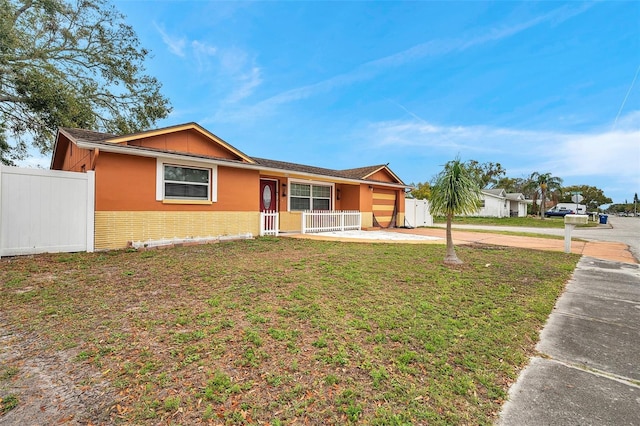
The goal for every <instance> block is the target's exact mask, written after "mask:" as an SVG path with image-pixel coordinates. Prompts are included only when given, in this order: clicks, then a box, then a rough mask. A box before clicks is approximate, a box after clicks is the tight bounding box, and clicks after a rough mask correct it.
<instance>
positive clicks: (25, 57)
mask: <svg viewBox="0 0 640 426" xmlns="http://www.w3.org/2000/svg"><path fill="white" fill-rule="evenodd" d="M148 53H149V52H148V51H147V50H146V49H144V48H141V47H140V42H139V40H138V38H137V36H136V34H135V32H134V30H133V28H131V27H130V26H128V25H126V24H125V23H124V16H123V15H122V14H121V13H120V12H118V11H117V10H116V9H115V8H114V7H113V6H112V5H109V4H108V3H107V2H106V1H105V0H92V1H86V0H78V1H67V0H0V123H1V124H0V159H1V160H2V162H3V163H5V164H8V163H12V162H13V160H16V159H21V158H24V157H25V156H26V154H27V148H28V145H30V144H31V145H33V146H34V147H36V148H38V149H39V150H40V151H41V152H42V153H46V152H49V151H50V150H51V149H52V142H53V138H54V135H55V132H56V130H57V127H58V126H66V127H81V128H87V129H92V130H102V131H106V132H110V133H116V134H118V133H133V132H136V131H139V130H143V129H147V128H149V127H151V126H152V125H153V124H154V123H155V122H156V121H157V120H158V119H162V118H164V117H166V116H167V114H168V113H169V112H170V110H171V108H170V106H169V101H168V99H166V98H165V97H164V96H162V94H161V93H160V87H161V84H160V83H159V82H158V81H157V80H156V79H155V78H153V77H150V76H148V75H146V74H145V68H144V60H145V58H146V57H147V56H148Z"/></svg>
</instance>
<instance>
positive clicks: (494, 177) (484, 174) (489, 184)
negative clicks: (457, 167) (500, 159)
mask: <svg viewBox="0 0 640 426" xmlns="http://www.w3.org/2000/svg"><path fill="white" fill-rule="evenodd" d="M465 167H466V168H467V169H468V170H469V172H470V173H471V175H472V176H473V178H474V179H475V180H476V181H477V182H478V186H480V189H485V188H500V186H497V184H498V182H499V181H500V178H501V177H502V176H504V175H505V173H506V170H505V169H504V168H502V165H501V164H500V163H492V162H487V163H479V162H477V161H476V160H469V161H467V162H466V163H465Z"/></svg>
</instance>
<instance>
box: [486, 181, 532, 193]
mask: <svg viewBox="0 0 640 426" xmlns="http://www.w3.org/2000/svg"><path fill="white" fill-rule="evenodd" d="M525 183H526V182H525V180H524V179H522V178H510V177H503V178H500V179H498V180H497V181H496V183H495V185H494V187H495V188H502V189H504V190H505V191H506V192H508V193H514V192H519V193H522V194H524V192H525V191H524V186H525Z"/></svg>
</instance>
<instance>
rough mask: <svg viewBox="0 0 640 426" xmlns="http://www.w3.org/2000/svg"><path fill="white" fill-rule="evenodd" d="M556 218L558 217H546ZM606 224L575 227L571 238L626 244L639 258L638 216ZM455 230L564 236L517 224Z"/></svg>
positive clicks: (557, 231) (560, 231) (558, 231)
mask: <svg viewBox="0 0 640 426" xmlns="http://www.w3.org/2000/svg"><path fill="white" fill-rule="evenodd" d="M546 220H558V219H546ZM607 222H608V223H607V225H599V226H598V227H594V228H577V229H575V230H574V231H573V233H572V234H571V236H572V238H580V239H583V240H586V241H590V242H617V243H623V244H626V245H627V246H628V247H629V251H630V252H631V253H632V254H633V256H634V257H635V259H636V261H637V260H640V217H618V216H611V215H609V217H608V218H607ZM436 226H437V227H442V228H444V227H445V225H443V224H437V225H436ZM454 229H456V230H464V229H469V230H475V231H478V230H495V231H511V232H526V233H532V234H543V235H556V236H564V229H562V228H525V227H519V226H479V225H454ZM454 238H455V235H454Z"/></svg>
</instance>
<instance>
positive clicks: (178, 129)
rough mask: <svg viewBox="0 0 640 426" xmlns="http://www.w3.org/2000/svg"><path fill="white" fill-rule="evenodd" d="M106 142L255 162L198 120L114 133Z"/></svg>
mask: <svg viewBox="0 0 640 426" xmlns="http://www.w3.org/2000/svg"><path fill="white" fill-rule="evenodd" d="M105 142H110V143H116V144H126V145H131V146H142V147H147V148H156V149H161V150H164V151H167V152H174V153H181V152H184V153H188V154H201V155H207V156H211V157H220V158H227V159H230V160H241V161H245V162H247V163H255V161H254V160H253V159H252V158H251V157H249V156H248V155H247V154H245V153H243V152H242V151H240V150H239V149H237V148H236V147H234V146H233V145H231V144H230V143H228V142H226V141H225V140H223V139H221V138H219V137H218V136H216V135H214V134H213V133H211V132H209V131H208V130H206V129H205V128H203V127H201V126H200V125H198V124H196V123H186V124H180V125H177V126H171V127H165V128H162V129H156V130H148V131H145V132H140V133H134V134H131V135H124V136H115V137H112V138H109V139H106V140H105ZM207 145H209V146H207ZM229 154H230V155H229Z"/></svg>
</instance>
